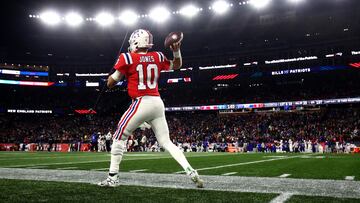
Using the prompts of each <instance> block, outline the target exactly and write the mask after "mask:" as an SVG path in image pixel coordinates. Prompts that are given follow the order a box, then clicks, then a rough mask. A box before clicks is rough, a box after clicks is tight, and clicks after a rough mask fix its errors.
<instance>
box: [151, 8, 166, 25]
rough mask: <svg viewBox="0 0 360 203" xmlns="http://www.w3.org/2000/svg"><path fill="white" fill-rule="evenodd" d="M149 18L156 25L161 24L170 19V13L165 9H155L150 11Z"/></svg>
mask: <svg viewBox="0 0 360 203" xmlns="http://www.w3.org/2000/svg"><path fill="white" fill-rule="evenodd" d="M149 17H150V18H151V19H152V20H153V21H155V22H157V23H163V22H165V21H166V20H167V19H168V18H169V17H170V12H169V10H168V9H166V8H165V7H156V8H153V9H152V10H151V11H150V13H149Z"/></svg>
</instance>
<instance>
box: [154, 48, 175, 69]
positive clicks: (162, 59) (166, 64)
mask: <svg viewBox="0 0 360 203" xmlns="http://www.w3.org/2000/svg"><path fill="white" fill-rule="evenodd" d="M156 53H157V55H158V57H159V65H160V67H161V70H171V69H172V67H171V61H170V60H169V59H167V58H166V56H164V54H163V53H161V52H156Z"/></svg>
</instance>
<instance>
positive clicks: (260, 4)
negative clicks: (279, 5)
mask: <svg viewBox="0 0 360 203" xmlns="http://www.w3.org/2000/svg"><path fill="white" fill-rule="evenodd" d="M270 1H271V0H250V4H251V5H253V6H254V7H255V8H258V9H261V8H264V7H266V6H267V5H268V4H269V3H270Z"/></svg>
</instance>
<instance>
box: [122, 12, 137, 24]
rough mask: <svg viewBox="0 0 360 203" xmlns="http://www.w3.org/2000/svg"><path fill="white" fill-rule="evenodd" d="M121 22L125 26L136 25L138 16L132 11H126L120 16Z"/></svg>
mask: <svg viewBox="0 0 360 203" xmlns="http://www.w3.org/2000/svg"><path fill="white" fill-rule="evenodd" d="M119 20H120V21H121V22H122V23H124V24H125V25H134V24H135V23H136V22H137V21H138V15H137V14H136V13H135V12H134V11H132V10H126V11H124V12H122V13H121V14H120V16H119Z"/></svg>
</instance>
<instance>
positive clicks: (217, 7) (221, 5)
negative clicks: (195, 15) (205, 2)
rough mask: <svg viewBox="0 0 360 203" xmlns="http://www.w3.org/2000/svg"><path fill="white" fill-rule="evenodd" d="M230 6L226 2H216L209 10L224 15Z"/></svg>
mask: <svg viewBox="0 0 360 203" xmlns="http://www.w3.org/2000/svg"><path fill="white" fill-rule="evenodd" d="M229 7H230V4H229V3H228V2H226V1H222V0H220V1H216V2H214V3H213V5H212V7H211V9H212V10H214V12H215V13H217V14H224V13H225V12H226V11H228V10H229Z"/></svg>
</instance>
